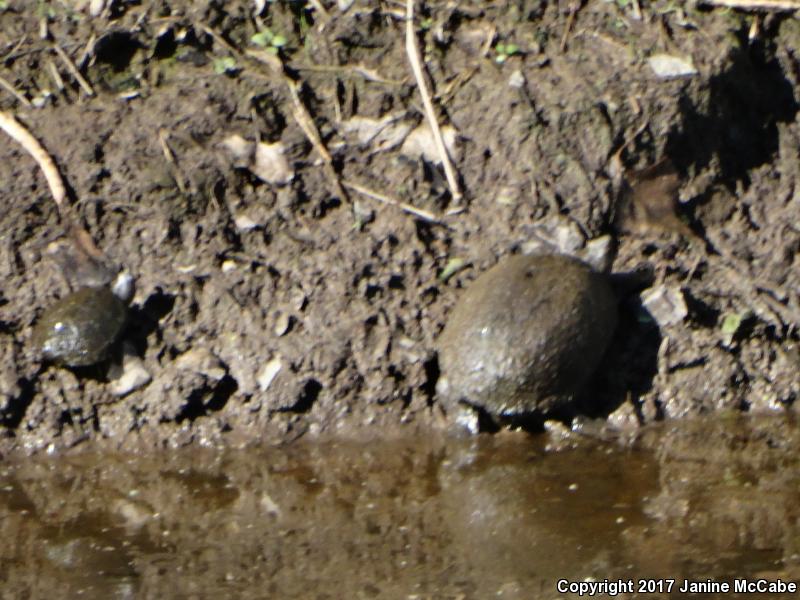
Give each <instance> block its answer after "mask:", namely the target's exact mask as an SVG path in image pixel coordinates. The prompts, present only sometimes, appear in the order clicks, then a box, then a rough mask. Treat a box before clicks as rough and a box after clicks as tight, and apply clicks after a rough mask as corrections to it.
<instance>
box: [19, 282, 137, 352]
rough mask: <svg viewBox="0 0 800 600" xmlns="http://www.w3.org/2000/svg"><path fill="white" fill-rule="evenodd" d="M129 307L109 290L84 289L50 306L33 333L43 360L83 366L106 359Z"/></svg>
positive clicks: (121, 328)
mask: <svg viewBox="0 0 800 600" xmlns="http://www.w3.org/2000/svg"><path fill="white" fill-rule="evenodd" d="M127 313H128V307H127V305H126V304H125V302H124V301H123V300H121V299H120V298H118V297H117V296H116V295H115V294H114V293H113V292H112V291H111V290H110V289H109V288H108V287H105V286H103V287H85V288H81V289H79V290H78V291H76V292H74V293H72V294H70V295H68V296H66V297H65V298H62V299H61V300H59V301H58V302H57V303H56V304H55V305H53V306H52V307H50V308H49V309H48V310H47V311H45V313H44V314H43V315H42V317H41V318H40V319H39V321H38V323H36V326H35V328H34V330H33V343H34V346H35V347H36V348H37V349H38V350H39V351H40V352H41V355H42V356H43V357H44V358H45V359H46V360H50V361H53V362H55V363H57V364H60V365H64V366H67V367H85V366H89V365H93V364H95V363H98V362H101V361H103V360H105V359H106V358H108V355H109V352H110V350H111V348H112V347H113V345H114V343H115V342H116V341H117V339H118V338H119V336H120V334H121V333H122V330H123V328H124V327H125V321H126V318H127Z"/></svg>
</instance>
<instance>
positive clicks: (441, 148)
mask: <svg viewBox="0 0 800 600" xmlns="http://www.w3.org/2000/svg"><path fill="white" fill-rule="evenodd" d="M406 54H408V60H409V62H410V63H411V70H412V71H413V72H414V79H416V81H417V87H418V88H419V93H420V95H421V96H422V104H423V106H424V107H425V117H426V118H427V120H428V126H429V127H430V128H431V132H432V133H433V139H434V141H435V142H436V150H437V151H438V152H439V156H440V158H441V161H442V166H443V167H444V174H445V176H446V177H447V185H448V186H449V187H450V194H451V195H452V196H453V200H454V201H455V202H458V201H459V200H461V191H460V190H459V187H458V178H457V177H456V172H455V169H454V168H453V164H452V162H451V161H450V155H449V154H448V153H447V147H446V146H445V144H444V138H442V131H441V129H440V128H439V123H438V121H437V120H436V112H435V111H434V109H433V102H431V95H430V93H429V92H428V85H427V84H426V83H425V75H424V73H423V72H422V61H421V60H420V55H419V48H417V38H416V33H415V32H414V0H406Z"/></svg>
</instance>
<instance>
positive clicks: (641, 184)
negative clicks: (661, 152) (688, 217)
mask: <svg viewBox="0 0 800 600" xmlns="http://www.w3.org/2000/svg"><path fill="white" fill-rule="evenodd" d="M625 179H626V181H627V185H626V186H624V187H623V191H622V194H621V196H620V199H619V202H618V205H617V214H616V220H615V224H616V226H617V228H618V229H619V230H621V231H622V232H625V233H639V234H642V233H645V234H646V233H653V232H656V233H663V232H674V233H679V234H680V235H682V236H684V237H686V238H689V239H691V238H693V237H696V235H695V233H694V232H693V231H692V230H691V229H690V228H689V226H688V225H686V223H684V222H683V221H681V219H680V218H679V217H678V214H677V199H678V190H679V188H680V185H681V184H680V180H679V178H678V172H677V171H676V170H675V166H674V165H673V164H672V161H671V160H670V159H669V158H664V159H662V160H660V161H658V162H657V163H655V164H654V165H651V166H649V167H647V168H645V169H641V170H639V171H633V172H630V173H626V176H625Z"/></svg>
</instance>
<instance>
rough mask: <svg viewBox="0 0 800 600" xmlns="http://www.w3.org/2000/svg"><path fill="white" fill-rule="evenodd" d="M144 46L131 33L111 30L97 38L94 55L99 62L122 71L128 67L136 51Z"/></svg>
mask: <svg viewBox="0 0 800 600" xmlns="http://www.w3.org/2000/svg"><path fill="white" fill-rule="evenodd" d="M142 48H143V46H142V44H141V43H139V41H138V40H137V39H136V38H135V37H134V36H133V35H131V34H130V33H128V32H125V31H111V32H109V33H107V34H106V35H104V36H103V37H101V38H100V39H99V40H97V44H96V45H95V47H94V55H95V60H96V61H97V62H99V63H103V64H106V65H109V66H110V67H111V68H112V69H114V71H116V72H121V71H124V70H125V69H127V68H128V66H129V65H130V63H131V60H133V57H134V56H135V55H136V52H138V51H139V50H140V49H142Z"/></svg>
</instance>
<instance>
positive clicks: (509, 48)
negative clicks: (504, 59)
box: [505, 44, 519, 56]
mask: <svg viewBox="0 0 800 600" xmlns="http://www.w3.org/2000/svg"><path fill="white" fill-rule="evenodd" d="M518 52H519V46H517V45H516V44H506V52H505V53H506V54H507V55H508V56H511V55H512V54H517V53H518Z"/></svg>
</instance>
